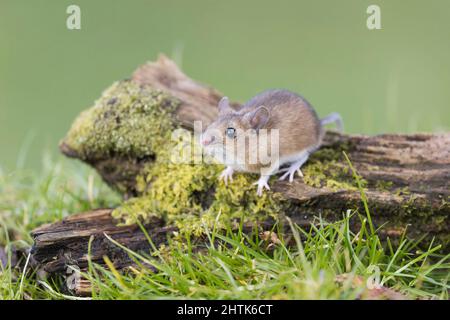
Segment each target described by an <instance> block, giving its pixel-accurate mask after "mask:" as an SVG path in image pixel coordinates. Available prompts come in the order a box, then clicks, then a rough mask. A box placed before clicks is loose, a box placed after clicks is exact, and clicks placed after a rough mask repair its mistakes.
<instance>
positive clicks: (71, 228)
mask: <svg viewBox="0 0 450 320" xmlns="http://www.w3.org/2000/svg"><path fill="white" fill-rule="evenodd" d="M129 81H131V83H134V84H137V85H138V86H140V88H142V90H143V91H142V92H141V91H139V90H140V89H139V90H137V91H135V92H133V93H132V94H133V96H132V97H133V99H132V100H133V101H135V100H139V97H140V95H145V96H147V95H149V93H148V88H149V87H150V88H153V89H158V90H161V92H163V93H164V94H165V96H163V97H162V98H161V97H160V96H158V97H157V100H158V101H159V104H160V106H162V108H166V107H167V110H168V111H169V112H167V114H164V112H163V113H162V114H163V117H169V118H170V119H171V121H172V122H171V125H173V126H175V127H180V126H181V127H184V128H187V129H192V128H193V122H194V121H195V120H201V121H203V123H204V125H207V124H208V123H210V122H211V121H212V120H213V119H214V118H215V117H216V115H217V110H216V105H217V102H218V100H219V99H220V97H221V96H222V95H221V94H220V93H218V92H217V91H216V90H215V89H213V88H211V87H208V86H205V85H201V84H199V83H197V82H195V81H194V80H192V79H190V78H189V77H187V76H186V75H184V74H183V73H182V72H181V71H180V70H179V69H178V68H177V66H176V65H175V64H174V63H173V62H172V61H170V60H169V59H167V58H165V57H161V58H160V59H159V60H158V61H157V62H155V63H148V64H146V65H144V66H142V67H140V68H139V69H138V70H136V72H135V73H134V74H133V76H132V78H131V80H129ZM120 90H122V91H120V95H121V96H119V97H118V98H117V97H116V96H114V95H115V94H117V91H114V92H113V93H111V92H108V93H107V94H106V95H104V96H103V98H102V99H103V100H102V101H103V102H102V101H100V104H101V106H102V108H103V110H106V112H104V113H103V114H100V115H96V117H97V118H94V119H93V120H92V119H91V120H92V121H91V122H90V125H92V126H95V127H98V126H100V127H101V123H100V120H102V119H109V118H111V117H113V119H115V121H114V123H115V126H116V127H115V128H116V129H117V128H119V129H120V128H121V127H120V126H123V125H124V124H123V122H124V118H120V116H118V115H116V114H114V112H115V111H114V110H115V109H114V108H116V104H117V103H116V100H118V99H122V100H123V99H126V98H127V97H125V98H124V97H123V95H124V90H125V95H127V90H128V87H125V89H123V88H120ZM133 90H134V89H133ZM146 90H147V91H146ZM108 94H111V96H110V95H108ZM132 94H131V93H130V95H132ZM150 95H153V93H151V94H150ZM172 98H173V99H174V100H175V101H176V103H174V104H173V103H172V100H171V99H172ZM152 99H153V98H152ZM151 101H153V100H151ZM138 102H139V101H138ZM144 102H145V103H143V105H144V106H146V103H148V101H147V100H145V101H144ZM133 103H134V102H133ZM152 103H153V102H152ZM174 105H176V107H175V108H173V106H174ZM233 106H234V107H235V108H238V107H239V104H237V103H234V104H233ZM88 116H89V115H88ZM158 116H161V113H158ZM85 117H86V116H85ZM159 119H162V120H164V118H159ZM125 120H127V118H126V119H125ZM99 123H100V124H99ZM116 123H117V124H116ZM133 123H134V122H133ZM102 128H103V127H102ZM77 129H79V128H77ZM83 129H85V128H84V127H83ZM87 129H89V128H87ZM139 129H142V128H141V127H139ZM73 130H74V129H72V131H73ZM108 130H110V129H108ZM83 134H84V133H83ZM105 134H106V135H107V134H110V131H105V130H103V131H99V132H95V134H91V133H89V134H87V135H85V136H83V137H81V138H80V139H78V138H76V139H74V138H73V137H71V136H70V135H71V133H69V135H68V137H66V138H65V139H64V140H63V141H62V142H61V145H60V148H61V151H62V152H63V153H64V154H66V155H67V156H70V157H74V158H78V159H81V160H83V161H85V162H86V163H88V164H90V165H92V166H93V167H95V168H96V169H97V171H98V172H99V173H100V175H101V176H102V177H103V179H104V180H105V181H106V182H107V183H108V184H109V185H110V186H112V187H113V188H115V189H117V190H119V191H120V192H121V193H123V195H124V197H125V198H128V197H131V196H137V195H141V194H142V192H143V191H142V190H139V188H137V187H136V184H137V181H136V180H137V179H136V178H137V177H138V176H139V175H140V174H141V172H142V170H143V168H144V167H146V166H148V165H152V163H154V162H155V161H156V158H157V156H158V153H157V152H155V151H154V150H153V149H151V148H145V147H141V144H137V143H136V144H133V142H132V143H131V146H129V145H125V147H123V146H124V144H123V141H122V140H117V141H115V142H114V144H111V145H108V146H107V147H104V146H102V147H101V148H99V149H98V150H94V151H92V150H91V149H89V147H90V146H89V145H87V144H86V141H89V139H91V140H96V139H100V138H102V135H105ZM112 137H113V138H114V139H116V138H117V137H115V136H112ZM122 138H126V137H119V139H122ZM77 139H78V140H77ZM145 139H147V140H149V141H151V140H152V136H146V137H145ZM80 141H81V142H80ZM86 146H88V147H86ZM342 151H345V152H346V153H347V154H348V156H349V158H350V159H351V161H352V164H353V166H354V167H355V168H356V170H357V172H358V174H359V175H360V176H361V177H362V178H363V184H364V191H365V194H366V196H367V198H368V204H369V207H370V209H371V214H372V220H373V222H374V224H375V225H376V226H381V225H385V226H384V228H383V229H382V231H381V232H382V233H384V234H385V235H388V236H390V237H391V238H392V237H396V236H398V235H400V234H402V232H403V231H404V230H405V229H407V234H408V236H409V237H411V238H418V237H421V236H425V237H426V239H425V240H430V239H432V238H433V237H436V238H437V240H438V241H439V242H440V243H442V244H443V247H444V251H449V247H448V242H449V238H450V237H449V234H450V232H449V231H450V222H449V219H448V216H449V213H450V133H443V134H413V135H398V134H385V135H378V136H372V137H369V136H362V135H343V134H338V133H333V132H328V133H327V135H326V137H325V140H324V144H323V147H322V148H321V149H320V150H319V151H318V152H317V153H316V154H315V155H313V156H312V157H311V158H310V160H309V161H308V162H307V164H306V165H305V171H304V173H305V177H304V178H303V179H302V178H297V179H295V180H294V182H292V183H288V182H282V181H276V182H274V184H273V187H272V191H273V192H276V193H279V194H280V195H281V198H282V200H281V201H283V203H284V206H283V208H284V209H283V212H280V214H285V215H287V216H289V217H291V218H292V220H293V221H294V222H296V223H297V224H299V225H303V226H309V225H310V224H311V223H312V222H313V221H314V219H315V217H317V216H321V217H323V218H325V219H327V220H330V221H333V220H337V219H340V218H342V213H343V212H345V211H346V210H347V209H360V212H363V211H364V208H363V205H362V201H361V196H360V191H359V190H358V189H357V188H355V187H354V180H353V173H352V172H351V170H348V163H347V162H346V160H345V159H344V157H343V156H342ZM335 170H338V174H337V175H336V174H335V173H333V171H335ZM149 188H151V184H150V185H149ZM204 191H205V192H204V193H205V194H207V196H206V197H203V198H202V197H200V198H201V199H200V200H198V201H200V202H201V203H200V204H201V205H202V207H205V208H206V209H207V208H208V205H209V204H210V202H211V197H213V196H214V192H215V189H214V187H212V188H210V189H209V190H204ZM192 196H194V195H192ZM195 196H196V197H198V194H195ZM241 200H242V201H245V198H243V199H241ZM164 223H165V222H164V221H163V220H162V219H159V220H158V219H156V220H153V221H152V223H150V224H147V225H146V228H147V230H148V232H149V234H150V235H151V236H152V238H155V239H154V241H155V242H156V243H162V242H163V241H165V237H166V235H167V232H169V231H173V230H174V227H173V226H171V225H165V224H164ZM355 226H357V222H355ZM268 227H269V226H268ZM104 232H106V233H109V234H111V236H112V237H113V238H115V239H116V240H118V241H119V242H120V243H123V244H124V245H126V246H129V247H130V248H131V249H134V250H140V249H146V248H148V243H147V241H146V239H145V237H144V236H143V234H142V233H141V231H140V230H139V228H137V227H136V226H127V227H117V226H116V221H114V219H113V218H112V217H111V210H107V209H105V210H99V211H94V212H89V213H86V214H80V215H77V216H72V217H69V218H67V219H66V220H64V221H62V222H58V223H56V224H53V225H49V226H44V227H41V228H39V229H37V230H35V231H34V232H33V237H34V239H35V246H34V251H33V252H34V254H33V257H34V259H35V260H36V261H38V263H40V264H41V265H44V266H45V269H46V270H47V271H49V272H54V271H61V270H62V269H63V267H64V266H65V265H66V264H69V263H70V261H74V262H75V263H76V264H78V265H82V266H83V265H85V264H86V252H87V243H88V239H89V237H90V236H91V235H94V236H95V239H94V242H93V252H92V255H93V258H92V259H93V260H94V261H97V262H101V261H102V257H103V255H108V256H110V258H112V260H113V261H114V262H115V263H116V264H117V266H118V267H123V266H126V265H127V264H129V263H130V261H129V259H128V258H127V255H126V254H125V253H124V252H122V251H120V250H117V248H116V247H115V246H112V245H111V243H109V241H105V239H104V237H103V233H104ZM426 243H427V241H425V242H424V244H426Z"/></svg>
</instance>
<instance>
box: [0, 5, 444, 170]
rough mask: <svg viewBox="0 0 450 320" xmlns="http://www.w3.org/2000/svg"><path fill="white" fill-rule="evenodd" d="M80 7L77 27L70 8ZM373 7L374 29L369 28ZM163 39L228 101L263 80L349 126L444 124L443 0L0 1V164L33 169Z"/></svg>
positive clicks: (432, 127)
mask: <svg viewBox="0 0 450 320" xmlns="http://www.w3.org/2000/svg"><path fill="white" fill-rule="evenodd" d="M70 4H77V5H79V6H80V7H81V21H82V29H81V30H78V31H77V30H68V29H67V28H66V18H67V16H68V15H67V14H66V8H67V6H68V5H70ZM370 4H378V5H379V6H380V7H381V18H382V28H383V29H382V30H374V31H370V30H368V29H367V27H366V19H367V16H368V15H367V13H366V9H367V7H368V6H369V5H370ZM159 52H164V53H166V54H167V55H168V56H170V57H172V58H173V59H175V60H176V61H178V62H179V63H181V65H182V68H183V69H184V71H185V72H186V73H187V74H188V75H189V76H191V77H193V78H194V79H197V80H200V81H202V82H204V83H208V84H211V85H212V86H214V87H216V88H218V89H219V90H220V91H222V92H223V93H225V94H227V95H228V96H229V97H230V98H231V99H233V100H239V101H245V100H247V99H249V98H250V97H251V96H253V95H255V94H256V93H258V92H259V91H262V90H264V89H267V88H274V87H283V88H288V89H291V90H293V91H296V92H299V93H301V94H302V95H304V96H305V97H306V98H307V99H308V100H309V101H310V102H311V103H312V104H313V105H314V106H315V108H316V109H317V111H318V113H319V114H320V115H325V114H327V113H329V112H331V111H339V112H340V113H341V114H342V115H343V117H344V121H345V124H346V130H347V131H348V132H352V133H365V134H377V133H382V132H413V131H428V132H438V131H446V130H449V128H450V90H449V87H450V1H448V0H440V1H438V0H433V1H413V0H408V1H400V0H396V1H393V0H389V1H388V0H386V1H381V0H371V1H365V0H342V1H334V0H327V1H324V0H314V1H313V0H310V1H299V0H297V1H262V0H252V1H249V0H245V1H242V0H240V1H238V0H232V1H213V0H190V1H182V0H179V1H174V0H152V1H137V0H129V1H118V0H116V1H112V0H104V1H100V0H96V1H92V0H71V1H65V0H53V1H51V0H39V1H24V0H0V167H2V168H3V169H4V170H5V169H6V170H11V169H14V168H17V167H27V168H39V166H40V162H41V159H42V153H43V152H44V151H45V150H50V151H51V152H52V153H54V154H57V152H58V150H57V143H58V141H59V139H60V138H62V137H63V136H64V134H65V132H66V131H67V129H68V128H69V126H70V124H71V122H72V121H73V119H74V118H75V117H76V116H77V114H78V113H79V112H80V111H81V110H83V109H86V108H87V107H89V106H91V105H92V103H93V102H94V100H95V99H97V98H98V97H99V95H100V93H101V92H102V90H103V89H105V88H106V87H108V86H109V85H110V84H111V83H112V82H113V81H115V80H118V79H121V78H124V77H127V76H129V75H130V74H131V72H132V71H133V70H134V69H135V68H136V67H137V66H138V65H140V64H142V63H143V62H145V61H147V60H154V59H155V58H156V57H157V54H158V53H159Z"/></svg>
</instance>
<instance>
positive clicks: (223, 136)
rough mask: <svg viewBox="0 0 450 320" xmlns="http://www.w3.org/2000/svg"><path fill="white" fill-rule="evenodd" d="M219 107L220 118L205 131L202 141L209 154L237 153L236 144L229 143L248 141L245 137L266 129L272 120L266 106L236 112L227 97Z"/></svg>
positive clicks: (221, 101)
mask: <svg viewBox="0 0 450 320" xmlns="http://www.w3.org/2000/svg"><path fill="white" fill-rule="evenodd" d="M218 107H219V116H218V118H217V119H216V120H215V121H214V122H213V123H211V124H210V125H209V126H208V127H207V128H206V129H205V131H204V132H203V134H202V135H201V140H200V142H201V144H202V147H203V148H204V149H205V151H206V152H207V153H209V154H212V153H215V152H216V153H217V152H226V153H228V152H231V151H232V150H233V153H235V152H236V150H235V147H234V146H235V144H233V143H229V142H232V141H233V140H234V141H236V140H240V141H242V142H243V141H245V140H247V139H245V137H247V136H248V135H249V134H252V133H255V132H256V133H257V132H258V130H259V129H262V128H264V127H265V126H266V125H267V123H268V122H269V119H270V112H269V109H267V108H266V107H265V106H258V107H256V108H255V109H252V110H249V111H246V108H244V110H240V111H235V110H234V109H233V108H232V107H231V106H230V103H229V100H228V98H227V97H223V98H222V99H221V100H220V102H219V105H218ZM239 138H244V139H239ZM247 143H248V142H247ZM231 148H233V149H232V150H231Z"/></svg>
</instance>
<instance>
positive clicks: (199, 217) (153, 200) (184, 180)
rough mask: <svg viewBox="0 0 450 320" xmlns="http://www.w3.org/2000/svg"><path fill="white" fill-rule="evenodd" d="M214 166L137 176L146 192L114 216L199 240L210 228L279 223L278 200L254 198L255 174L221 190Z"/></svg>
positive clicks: (151, 170)
mask: <svg viewBox="0 0 450 320" xmlns="http://www.w3.org/2000/svg"><path fill="white" fill-rule="evenodd" d="M222 169H223V167H222V166H219V165H204V164H201V165H195V164H174V163H171V162H166V161H160V162H158V163H156V164H154V165H151V166H148V168H147V169H146V174H145V175H144V176H141V177H139V178H138V179H139V180H140V184H141V185H143V186H144V185H147V184H151V188H148V190H147V191H146V192H145V193H144V195H142V196H141V197H138V198H133V199H130V200H128V201H126V202H125V203H124V204H123V205H122V206H120V207H119V208H117V209H116V210H114V212H113V216H114V217H115V218H118V219H121V220H122V221H123V222H124V223H126V224H130V223H133V222H135V221H136V219H143V220H144V221H145V220H148V218H151V217H154V216H158V217H162V218H164V219H165V220H166V222H167V223H168V224H173V225H176V226H177V227H178V228H179V229H180V231H181V232H182V233H184V232H185V233H189V234H194V235H197V236H199V235H201V234H203V233H204V231H205V230H206V229H207V228H209V229H212V228H213V227H214V226H215V227H216V228H224V227H225V226H226V225H227V224H228V223H229V222H235V223H238V222H241V219H243V222H244V223H246V222H258V221H264V220H267V219H268V218H269V217H272V218H274V219H277V218H278V215H279V212H280V211H281V206H282V203H283V202H282V201H281V199H280V198H279V196H278V195H277V194H274V193H270V192H267V193H265V194H264V195H263V196H262V197H258V196H257V195H256V188H255V186H254V185H253V184H252V183H253V182H254V181H255V178H256V176H255V175H248V174H236V175H235V176H234V180H233V182H231V183H229V184H228V186H225V184H224V183H223V182H220V181H219V180H218V175H219V173H220V171H221V170H222Z"/></svg>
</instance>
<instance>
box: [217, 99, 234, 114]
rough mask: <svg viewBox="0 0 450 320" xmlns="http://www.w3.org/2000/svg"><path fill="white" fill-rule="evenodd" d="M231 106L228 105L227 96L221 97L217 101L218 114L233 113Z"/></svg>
mask: <svg viewBox="0 0 450 320" xmlns="http://www.w3.org/2000/svg"><path fill="white" fill-rule="evenodd" d="M233 112H234V110H233V108H231V107H230V100H228V97H223V98H222V99H220V101H219V116H224V115H226V114H230V113H233Z"/></svg>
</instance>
